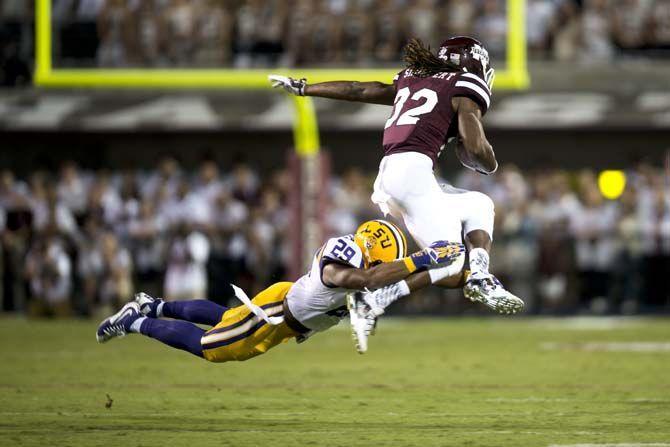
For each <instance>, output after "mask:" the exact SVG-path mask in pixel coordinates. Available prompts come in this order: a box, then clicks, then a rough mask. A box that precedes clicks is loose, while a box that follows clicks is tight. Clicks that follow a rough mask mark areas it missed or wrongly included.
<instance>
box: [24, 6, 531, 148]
mask: <svg viewBox="0 0 670 447" xmlns="http://www.w3.org/2000/svg"><path fill="white" fill-rule="evenodd" d="M35 1H36V7H35V14H36V18H35V20H36V26H35V33H36V36H35V42H36V48H35V75H34V82H35V85H36V86H38V87H51V88H147V89H208V88H212V89H236V90H244V89H246V90H261V89H267V88H268V87H269V85H270V84H269V82H268V79H267V77H268V75H269V74H270V73H273V72H276V73H281V74H284V75H288V76H294V77H301V78H302V77H304V78H307V79H309V81H310V82H323V81H329V80H337V79H350V80H357V81H382V82H390V81H391V79H393V76H394V75H395V73H396V71H397V70H396V69H381V68H380V69H357V68H342V69H330V68H328V69H326V68H300V69H296V68H282V67H276V68H272V69H197V68H195V69H182V68H175V69H164V68H163V69H153V68H147V69H143V68H138V69H107V68H83V69H68V68H55V67H54V66H53V61H52V32H53V30H52V15H51V6H52V0H35ZM507 29H508V33H507V46H506V48H507V51H506V64H505V67H504V68H503V69H502V70H497V71H496V78H495V88H496V89H506V90H519V89H525V88H527V87H528V85H529V82H530V80H529V75H528V70H527V66H526V36H525V29H526V1H525V0H507ZM293 104H294V107H295V111H296V114H295V120H294V136H295V138H296V141H295V147H296V149H297V151H298V153H299V154H301V155H308V154H310V153H314V152H316V151H318V145H319V136H318V125H317V120H316V115H315V112H314V106H313V104H312V102H311V101H310V99H309V98H296V99H295V100H294V102H293Z"/></svg>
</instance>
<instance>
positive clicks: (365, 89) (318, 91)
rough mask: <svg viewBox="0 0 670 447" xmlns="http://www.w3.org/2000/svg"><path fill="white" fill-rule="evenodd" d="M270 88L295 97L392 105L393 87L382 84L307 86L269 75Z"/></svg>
mask: <svg viewBox="0 0 670 447" xmlns="http://www.w3.org/2000/svg"><path fill="white" fill-rule="evenodd" d="M269 79H270V81H271V82H272V87H274V88H283V89H284V90H286V91H287V92H288V93H290V94H292V95H297V96H316V97H319V98H329V99H340V100H343V101H355V102H365V103H369V104H382V105H389V106H391V105H393V101H394V99H395V93H396V92H395V86H394V85H393V84H384V83H383V82H358V81H330V82H320V83H318V84H308V83H307V80H306V79H293V78H289V77H286V76H280V75H270V76H269Z"/></svg>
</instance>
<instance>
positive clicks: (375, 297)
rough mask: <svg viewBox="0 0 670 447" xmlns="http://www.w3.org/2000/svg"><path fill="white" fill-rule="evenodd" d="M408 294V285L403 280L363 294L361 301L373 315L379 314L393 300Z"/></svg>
mask: <svg viewBox="0 0 670 447" xmlns="http://www.w3.org/2000/svg"><path fill="white" fill-rule="evenodd" d="M409 294H410V290H409V286H407V283H406V282H405V281H404V280H403V281H399V282H397V283H395V284H391V285H388V286H386V287H382V288H381V289H377V290H373V291H372V292H369V291H368V292H366V293H364V294H363V301H365V304H367V305H368V306H369V307H370V311H371V312H372V314H373V315H375V316H377V317H378V316H380V315H381V314H383V313H384V310H385V309H386V308H387V307H388V306H390V305H391V303H393V302H394V301H396V300H398V299H399V298H402V297H404V296H407V295H409Z"/></svg>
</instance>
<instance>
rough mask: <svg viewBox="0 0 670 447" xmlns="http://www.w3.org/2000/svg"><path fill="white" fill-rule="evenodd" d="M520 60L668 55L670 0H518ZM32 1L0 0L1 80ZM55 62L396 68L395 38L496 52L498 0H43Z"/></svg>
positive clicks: (7, 77) (20, 53) (17, 56)
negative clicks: (471, 41) (523, 40)
mask: <svg viewBox="0 0 670 447" xmlns="http://www.w3.org/2000/svg"><path fill="white" fill-rule="evenodd" d="M527 5H528V11H527V37H528V47H529V51H530V55H531V57H534V58H544V59H556V60H562V61H570V62H574V61H579V62H597V61H600V62H603V61H609V60H611V59H613V58H615V57H618V56H621V55H624V56H625V55H629V56H641V55H642V56H644V55H646V56H649V57H655V56H667V54H668V53H669V50H670V0H528V2H527ZM33 7H34V6H33V2H32V1H25V0H2V1H0V67H2V68H1V69H0V85H10V84H12V83H14V84H15V83H20V82H22V81H25V79H26V76H29V69H28V66H29V65H30V62H29V61H31V60H32V57H31V54H32V51H33V50H32V48H33V24H34V20H33V16H34V12H33ZM52 9H53V26H54V41H53V49H54V53H53V54H54V58H55V61H56V64H57V65H61V66H94V65H98V66H101V67H128V66H130V67H132V66H141V67H165V66H167V67H173V66H189V67H190V66H197V67H218V66H234V67H259V66H261V67H262V66H274V65H278V64H279V65H284V66H294V65H348V66H378V65H397V64H398V61H399V57H400V53H401V49H402V47H403V45H404V43H405V42H406V41H407V39H408V38H410V37H419V38H421V39H423V40H424V41H426V42H428V43H430V44H431V45H432V46H436V45H439V43H440V42H441V41H442V40H443V39H444V38H445V37H446V36H450V35H458V34H467V35H474V36H477V37H479V38H480V39H482V41H483V42H484V43H485V44H486V46H487V47H488V48H489V51H490V52H491V53H492V55H493V56H494V58H500V57H502V56H503V55H504V52H505V39H506V35H507V19H506V12H507V11H506V2H505V0H476V1H472V0H53V8H52Z"/></svg>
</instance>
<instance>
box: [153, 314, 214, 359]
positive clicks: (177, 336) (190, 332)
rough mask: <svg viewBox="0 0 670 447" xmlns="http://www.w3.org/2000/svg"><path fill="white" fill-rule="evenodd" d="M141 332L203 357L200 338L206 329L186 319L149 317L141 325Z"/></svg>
mask: <svg viewBox="0 0 670 447" xmlns="http://www.w3.org/2000/svg"><path fill="white" fill-rule="evenodd" d="M140 333H142V334H144V335H146V336H147V337H151V338H153V339H156V340H158V341H160V342H162V343H165V344H166V345H168V346H172V347H173V348H177V349H181V350H183V351H187V352H190V353H191V354H193V355H197V356H198V357H202V345H201V344H200V339H201V338H202V336H203V334H204V333H205V331H204V330H203V329H200V328H199V327H198V326H196V325H194V324H191V323H187V322H186V321H164V320H156V319H153V318H147V319H145V320H144V321H143V322H142V325H141V326H140Z"/></svg>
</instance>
